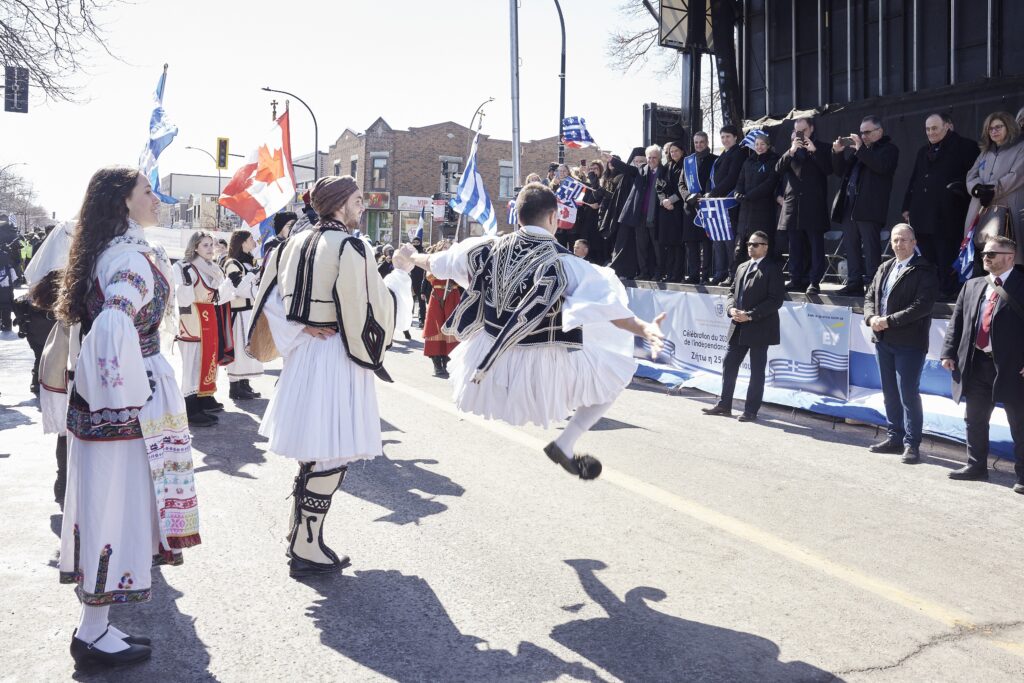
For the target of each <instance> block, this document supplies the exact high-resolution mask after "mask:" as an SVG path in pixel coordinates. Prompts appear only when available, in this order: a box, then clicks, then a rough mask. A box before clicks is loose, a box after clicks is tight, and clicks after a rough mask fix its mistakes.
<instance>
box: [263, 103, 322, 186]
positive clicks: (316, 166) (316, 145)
mask: <svg viewBox="0 0 1024 683" xmlns="http://www.w3.org/2000/svg"><path fill="white" fill-rule="evenodd" d="M263 90H265V91H267V92H276V93H280V94H282V95H288V96H289V97H294V98H295V99H297V100H298V101H299V103H300V104H302V106H303V107H305V108H306V111H308V112H309V115H310V116H312V117H313V183H314V184H316V181H317V180H319V179H320V130H319V128H317V125H316V114H314V113H313V110H312V109H310V108H309V105H308V104H306V102H305V101H304V100H303V99H302V98H301V97H299V96H298V95H296V94H295V93H290V92H288V91H286V90H274V89H273V88H263Z"/></svg>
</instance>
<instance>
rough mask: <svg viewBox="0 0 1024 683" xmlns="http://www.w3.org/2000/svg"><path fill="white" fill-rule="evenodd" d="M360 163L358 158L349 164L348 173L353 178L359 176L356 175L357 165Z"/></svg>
mask: <svg viewBox="0 0 1024 683" xmlns="http://www.w3.org/2000/svg"><path fill="white" fill-rule="evenodd" d="M358 163H359V160H358V159H353V160H352V162H351V163H350V164H349V165H348V168H349V171H348V174H349V175H350V176H352V177H353V178H355V177H357V176H356V165H357V164H358Z"/></svg>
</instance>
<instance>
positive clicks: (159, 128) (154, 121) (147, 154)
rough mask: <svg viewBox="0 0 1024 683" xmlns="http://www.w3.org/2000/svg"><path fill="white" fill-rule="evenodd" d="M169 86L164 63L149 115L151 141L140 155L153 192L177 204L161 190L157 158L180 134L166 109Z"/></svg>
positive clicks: (141, 166)
mask: <svg viewBox="0 0 1024 683" xmlns="http://www.w3.org/2000/svg"><path fill="white" fill-rule="evenodd" d="M166 86H167V65H166V64H164V71H163V73H162V74H160V80H159V81H157V84H156V90H155V91H154V92H153V113H152V114H150V116H149V141H148V142H147V143H146V146H145V147H143V149H142V154H141V155H139V171H141V172H142V175H144V176H146V177H147V178H148V179H149V184H150V186H151V187H152V188H153V194H155V195H156V196H157V197H159V198H160V201H162V202H164V203H166V204H177V203H178V200H177V199H175V198H174V197H168V196H167V195H165V194H163V193H161V192H160V169H159V167H158V166H157V159H159V157H160V153H161V152H163V151H164V150H165V149H166V148H167V145H169V144H171V141H172V140H174V136H175V135H177V134H178V127H177V126H176V125H174V124H173V123H171V121H170V119H168V118H167V112H165V111H164V88H165V87H166Z"/></svg>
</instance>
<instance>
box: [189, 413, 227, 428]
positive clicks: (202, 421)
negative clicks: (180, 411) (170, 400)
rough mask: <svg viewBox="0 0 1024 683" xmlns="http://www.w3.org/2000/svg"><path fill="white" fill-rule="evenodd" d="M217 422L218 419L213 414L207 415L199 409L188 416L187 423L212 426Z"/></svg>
mask: <svg viewBox="0 0 1024 683" xmlns="http://www.w3.org/2000/svg"><path fill="white" fill-rule="evenodd" d="M219 422H220V420H218V419H217V418H215V417H214V416H213V415H209V414H208V413H205V412H203V411H201V410H200V411H198V412H195V413H192V414H191V415H189V416H188V424H189V426H190V427H212V426H213V425H215V424H218V423H219Z"/></svg>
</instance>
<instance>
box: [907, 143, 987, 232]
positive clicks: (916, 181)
mask: <svg viewBox="0 0 1024 683" xmlns="http://www.w3.org/2000/svg"><path fill="white" fill-rule="evenodd" d="M978 154H979V150H978V143H977V142H975V141H974V140H968V139H967V138H963V137H961V136H960V135H958V134H957V132H956V131H952V130H951V131H949V132H948V133H946V137H944V138H942V140H941V141H940V142H939V144H938V145H932V144H927V145H925V146H924V147H922V148H921V149H919V150H917V158H916V160H915V161H914V171H913V173H912V174H911V175H910V182H908V183H907V191H906V192H905V193H904V195H903V209H902V210H903V211H909V212H910V225H911V227H913V228H914V232H915V233H917V234H918V235H938V236H940V237H950V236H955V237H960V236H962V235H963V228H964V219H965V218H966V217H967V207H968V206H970V204H971V196H970V195H969V194H968V193H967V172H968V171H970V170H971V166H973V165H974V161H975V160H976V159H977V158H978ZM950 184H952V185H953V187H948V186H949V185H950Z"/></svg>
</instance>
